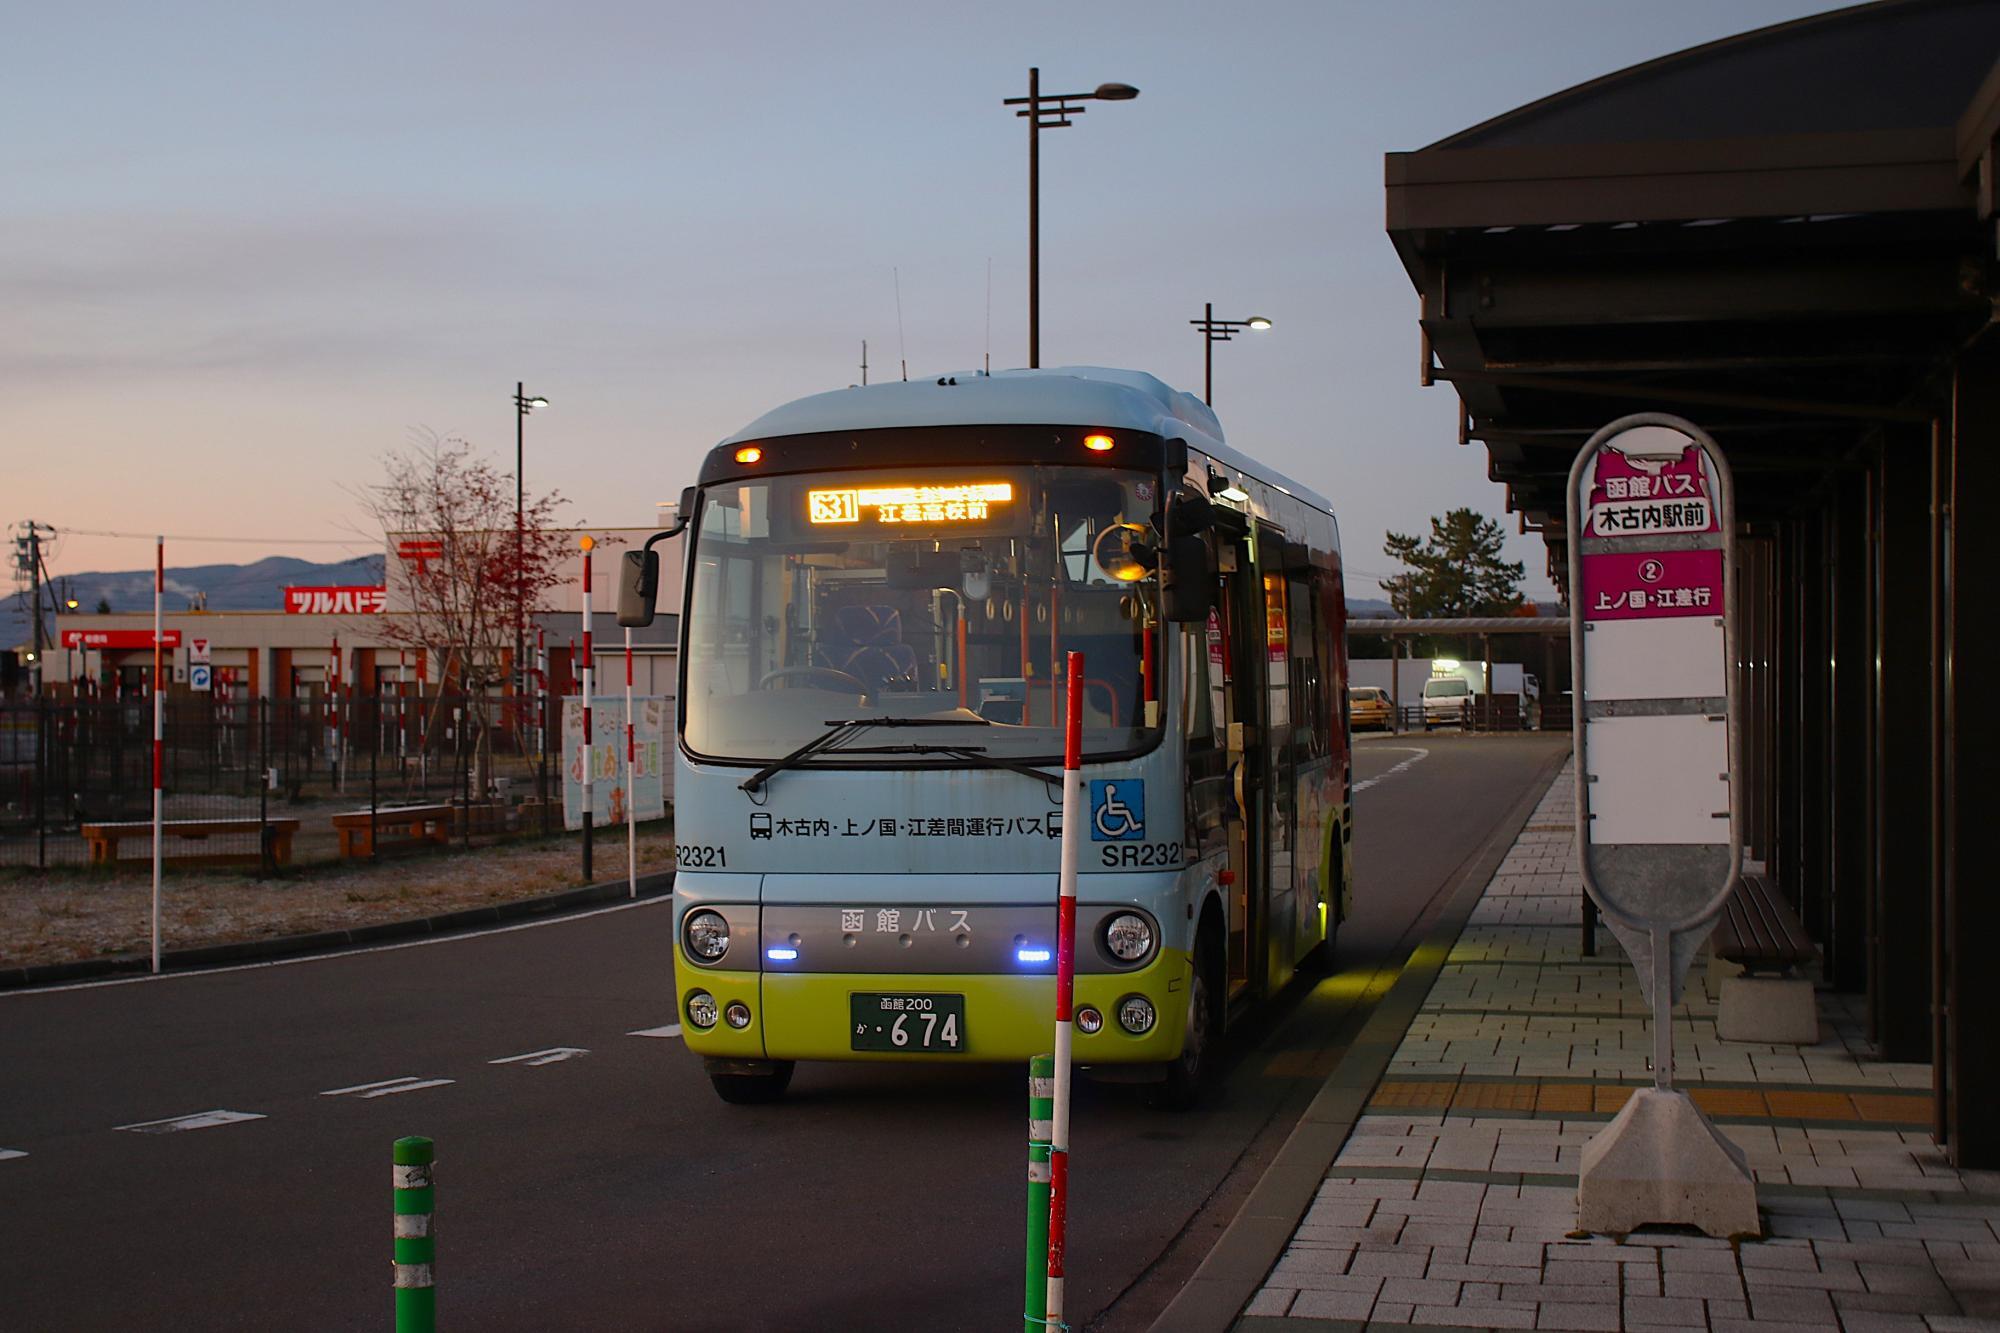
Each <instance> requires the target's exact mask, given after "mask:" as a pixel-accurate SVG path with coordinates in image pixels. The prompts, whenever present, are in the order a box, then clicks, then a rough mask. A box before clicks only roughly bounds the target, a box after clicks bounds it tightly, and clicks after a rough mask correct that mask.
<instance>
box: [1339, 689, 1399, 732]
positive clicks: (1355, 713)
mask: <svg viewBox="0 0 2000 1333" xmlns="http://www.w3.org/2000/svg"><path fill="white" fill-rule="evenodd" d="M1347 716H1348V725H1349V726H1351V727H1353V729H1354V730H1356V731H1366V730H1369V729H1375V730H1380V731H1387V730H1388V729H1389V727H1390V724H1391V723H1392V722H1394V721H1395V716H1394V713H1393V711H1392V710H1391V707H1390V704H1389V692H1388V691H1387V690H1385V689H1383V688H1382V687H1381V686H1379V685H1350V686H1348V688H1347Z"/></svg>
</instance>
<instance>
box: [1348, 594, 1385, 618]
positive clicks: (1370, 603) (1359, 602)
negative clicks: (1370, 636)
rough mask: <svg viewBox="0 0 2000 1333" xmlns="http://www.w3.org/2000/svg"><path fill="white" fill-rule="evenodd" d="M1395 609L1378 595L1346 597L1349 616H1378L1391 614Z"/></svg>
mask: <svg viewBox="0 0 2000 1333" xmlns="http://www.w3.org/2000/svg"><path fill="white" fill-rule="evenodd" d="M1395 613H1396V609H1395V608H1394V607H1392V606H1390V605H1389V604H1388V603H1387V602H1385V601H1383V600H1382V599H1381V598H1379V597H1350V598H1348V599H1347V614H1348V615H1349V616H1351V617H1355V618H1359V617H1363V616H1366V617H1370V618H1378V617H1382V616H1391V615H1394V614H1395Z"/></svg>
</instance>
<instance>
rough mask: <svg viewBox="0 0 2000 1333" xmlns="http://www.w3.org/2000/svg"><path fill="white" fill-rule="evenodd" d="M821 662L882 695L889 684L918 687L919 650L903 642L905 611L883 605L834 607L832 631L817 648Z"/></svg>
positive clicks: (871, 692)
mask: <svg viewBox="0 0 2000 1333" xmlns="http://www.w3.org/2000/svg"><path fill="white" fill-rule="evenodd" d="M815 652H816V655H817V656H818V657H819V660H820V665H821V666H826V667H832V668H833V669H834V670H835V671H845V672H846V673H847V674H848V675H850V676H853V677H854V678H855V679H856V680H859V681H860V682H861V683H862V684H864V685H866V686H867V687H868V692H869V693H870V694H880V693H881V692H882V689H883V687H884V686H885V685H899V686H901V687H902V688H904V689H915V688H916V684H917V650H916V649H914V648H912V647H910V645H909V644H907V643H904V642H903V613H902V612H900V611H898V610H897V609H896V608H895V607H893V606H883V605H880V604H867V605H861V604H857V605H849V606H839V607H835V608H834V609H833V625H832V631H831V632H830V633H828V634H825V635H822V636H821V638H820V641H819V644H818V647H817V648H816V649H815Z"/></svg>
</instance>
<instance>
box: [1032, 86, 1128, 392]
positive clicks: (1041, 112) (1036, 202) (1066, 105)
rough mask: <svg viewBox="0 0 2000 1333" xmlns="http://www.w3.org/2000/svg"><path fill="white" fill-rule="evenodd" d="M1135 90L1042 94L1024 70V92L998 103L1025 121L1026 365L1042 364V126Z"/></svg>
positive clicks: (1062, 123) (1064, 123) (1061, 125)
mask: <svg viewBox="0 0 2000 1333" xmlns="http://www.w3.org/2000/svg"><path fill="white" fill-rule="evenodd" d="M1138 95H1139V90H1138V89H1137V88H1134V87H1133V86H1132V85H1131V84H1129V83H1100V84H1098V85H1097V87H1096V89H1095V90H1093V91H1091V92H1087V93H1061V94H1044V93H1043V92H1042V71H1041V70H1040V68H1038V67H1031V68H1030V69H1029V70H1028V95H1027V96H1026V97H1008V98H1003V99H1002V100H1001V103H1000V104H1001V105H1002V106H1017V107H1020V108H1021V109H1020V110H1019V111H1016V112H1015V113H1014V114H1015V115H1016V116H1020V117H1022V118H1024V119H1025V120H1026V121H1027V122H1028V369H1030V370H1033V369H1035V368H1037V367H1039V366H1040V365H1041V364H1042V211H1041V210H1042V145H1041V135H1042V131H1043V130H1061V129H1067V128H1069V125H1070V117H1071V116H1080V115H1082V114H1083V113H1084V112H1085V111H1087V110H1089V108H1088V107H1084V106H1075V105H1072V103H1078V102H1129V101H1131V100H1132V99H1133V98H1135V97H1137V96H1138Z"/></svg>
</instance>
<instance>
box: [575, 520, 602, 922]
mask: <svg viewBox="0 0 2000 1333" xmlns="http://www.w3.org/2000/svg"><path fill="white" fill-rule="evenodd" d="M577 544H578V545H579V546H581V547H582V548H583V882H584V883H586V884H588V883H590V834H591V828H590V825H591V819H592V817H593V816H595V815H596V813H597V804H596V802H597V794H596V792H595V791H594V790H593V789H592V785H591V781H590V771H591V769H592V768H593V767H595V764H594V763H593V762H592V761H593V759H594V758H595V755H594V754H593V751H594V750H595V748H596V747H595V746H594V745H593V744H592V742H593V741H595V740H596V739H597V736H596V733H595V732H593V731H592V730H591V723H590V691H591V684H592V674H593V673H592V668H593V667H594V666H595V665H596V662H597V659H596V657H595V656H594V655H593V653H592V649H591V646H590V550H591V548H592V547H593V546H596V545H597V543H596V542H595V541H593V540H592V539H591V538H590V537H588V536H586V537H584V538H583V539H582V540H581V541H579V542H578V543H577Z"/></svg>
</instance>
